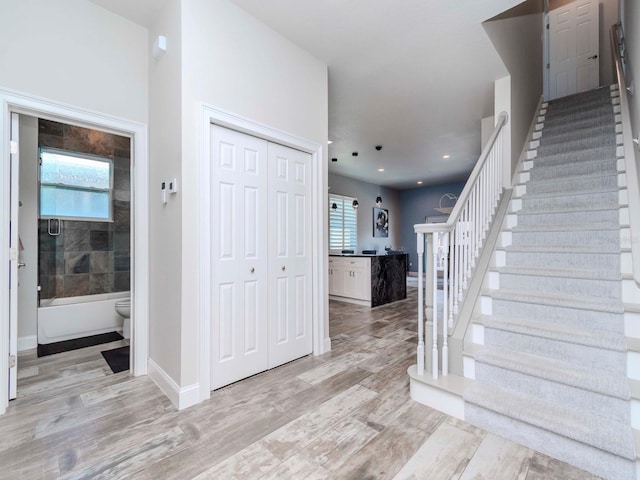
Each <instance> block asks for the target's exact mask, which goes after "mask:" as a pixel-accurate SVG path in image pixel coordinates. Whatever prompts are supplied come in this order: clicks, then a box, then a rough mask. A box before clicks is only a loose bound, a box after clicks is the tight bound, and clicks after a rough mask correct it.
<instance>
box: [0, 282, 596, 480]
mask: <svg viewBox="0 0 640 480" xmlns="http://www.w3.org/2000/svg"><path fill="white" fill-rule="evenodd" d="M329 310H330V327H329V328H330V333H331V336H332V343H333V347H334V348H333V350H332V351H331V352H329V353H327V354H325V355H321V356H307V357H303V358H301V359H299V360H296V361H294V362H291V363H288V364H286V365H283V366H281V367H278V368H276V369H273V370H270V371H267V372H263V373H261V374H258V375H255V376H253V377H251V378H248V379H246V380H243V381H241V382H237V383H235V384H232V385H229V386H227V387H224V388H221V389H219V390H216V391H214V392H212V393H211V398H210V400H208V401H206V402H202V403H200V404H198V405H194V406H193V407H191V408H188V409H186V410H182V411H178V410H177V409H176V408H175V407H174V406H173V405H172V404H171V402H170V401H169V400H168V398H167V397H165V396H164V395H163V394H162V392H161V391H160V390H159V389H158V387H157V386H156V385H155V384H154V383H153V382H152V381H151V379H149V378H148V377H135V378H134V377H131V376H130V375H129V373H128V372H123V373H118V374H113V373H112V372H111V370H110V369H109V367H108V366H107V364H106V362H105V361H104V359H103V358H102V355H101V354H100V352H101V351H102V350H107V349H110V348H116V347H119V346H123V345H126V342H125V341H118V342H113V343H111V344H105V345H98V346H94V347H88V348H85V349H81V350H77V351H71V352H64V353H61V354H56V355H51V356H48V357H41V358H38V357H37V356H36V354H35V350H32V351H26V352H20V354H19V360H18V398H17V399H16V400H13V401H11V402H10V404H9V408H8V409H7V413H6V414H5V415H4V416H2V417H0V478H2V479H4V478H7V479H12V480H13V479H26V480H31V479H34V480H41V479H58V478H75V479H79V478H83V479H84V478H87V479H93V478H105V479H118V480H120V479H126V478H135V479H150V480H158V479H162V480H171V479H176V480H178V479H179V480H188V479H191V478H198V479H201V480H204V479H210V478H211V479H216V480H218V479H220V480H227V479H234V478H237V479H242V480H253V479H262V478H277V479H279V480H280V479H295V480H298V479H301V478H311V479H313V478H319V479H325V478H327V479H332V480H333V479H354V480H356V479H357V480H365V479H367V480H374V479H375V480H385V479H391V478H393V477H394V476H396V474H398V472H400V471H401V469H403V467H404V468H406V469H407V470H406V471H408V472H409V471H410V472H413V471H418V472H419V471H423V470H424V468H428V467H425V464H424V462H421V461H419V459H420V458H421V457H420V455H418V454H417V453H416V452H422V453H424V452H427V453H428V452H431V454H433V452H441V453H442V452H448V448H451V445H449V447H447V445H448V444H450V443H454V444H455V440H454V441H453V442H452V440H451V437H450V436H447V435H444V434H442V433H441V434H438V435H436V433H434V432H438V431H440V429H443V430H445V433H446V430H449V431H451V430H453V431H454V432H455V433H456V434H457V436H458V437H459V438H470V439H472V441H471V442H470V443H468V444H465V445H466V446H465V447H464V448H466V449H467V450H468V445H470V444H472V443H473V442H475V440H473V439H476V437H477V436H478V432H481V431H479V430H478V429H476V428H475V427H472V426H470V425H467V424H465V423H464V422H460V421H458V420H455V419H452V418H451V417H447V416H446V415H444V414H443V413H441V412H437V411H435V410H432V409H430V408H428V407H425V406H423V405H420V404H418V403H415V402H413V401H412V400H411V398H410V396H409V380H408V375H407V368H408V367H409V366H410V365H412V364H414V363H415V348H416V343H417V341H416V338H417V337H416V333H415V332H416V330H417V323H416V310H417V295H416V289H415V288H409V289H408V299H407V300H403V301H400V302H396V303H393V304H390V305H385V306H382V307H376V308H373V309H371V308H366V307H362V306H358V305H350V304H345V303H341V302H330V304H329ZM482 435H484V436H483V439H482V441H481V443H480V447H478V448H477V450H476V451H475V453H474V454H473V455H472V456H471V457H470V458H468V457H469V455H468V454H464V455H463V453H462V450H464V448H461V449H459V450H461V451H456V452H453V453H451V454H447V455H448V457H449V458H448V460H442V459H441V458H440V457H439V458H438V459H436V461H437V463H438V465H439V468H438V469H437V472H436V473H435V474H434V476H433V477H432V478H457V476H462V478H464V479H465V480H466V479H467V478H508V477H509V473H508V472H517V473H513V474H514V475H516V476H515V477H514V478H518V476H521V473H522V471H523V468H524V467H522V468H521V469H520V470H518V465H524V464H525V463H526V462H525V463H520V464H519V463H518V462H520V461H521V459H522V458H523V455H524V456H526V455H525V453H523V452H527V450H526V449H525V450H523V449H522V448H523V447H519V446H517V445H515V444H512V443H510V442H508V441H506V440H504V439H500V438H498V437H492V436H490V435H485V434H484V433H482ZM439 436H440V437H441V439H440V440H438V437H439ZM429 442H430V443H429ZM427 443H428V446H427V447H425V446H424V445H427ZM458 443H460V441H458ZM529 452H530V451H529ZM416 455H417V456H416ZM455 455H458V458H460V461H459V462H455V461H453V460H452V458H453V457H455ZM412 458H413V459H412ZM464 459H466V460H464ZM465 461H466V462H467V464H466V468H464V469H463V470H462V471H461V470H460V469H461V468H462V467H461V466H463V465H465ZM412 474H413V473H409V475H412ZM547 478H563V479H565V478H566V479H568V480H573V479H580V480H582V479H591V478H594V477H592V476H589V475H588V474H586V473H585V472H582V471H580V470H578V469H575V468H574V467H571V466H569V465H567V464H564V463H562V462H558V461H556V460H552V459H550V458H548V457H545V456H544V455H542V454H539V453H533V454H532V455H531V457H530V463H529V465H528V469H527V471H526V478H525V480H541V479H547Z"/></svg>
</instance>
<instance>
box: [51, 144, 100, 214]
mask: <svg viewBox="0 0 640 480" xmlns="http://www.w3.org/2000/svg"><path fill="white" fill-rule="evenodd" d="M112 189H113V161H112V160H111V159H110V158H104V157H97V156H94V155H85V154H82V153H75V152H69V151H66V150H57V149H53V148H43V149H41V151H40V217H41V218H65V219H73V220H101V221H111V220H112V209H111V203H112V202H111V195H112Z"/></svg>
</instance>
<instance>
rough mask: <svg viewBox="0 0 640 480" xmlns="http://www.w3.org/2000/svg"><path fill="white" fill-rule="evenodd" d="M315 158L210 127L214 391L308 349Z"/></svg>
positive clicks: (212, 379) (310, 331)
mask: <svg viewBox="0 0 640 480" xmlns="http://www.w3.org/2000/svg"><path fill="white" fill-rule="evenodd" d="M310 180H311V155H309V154H307V153H304V152H300V151H298V150H294V149H292V148H288V147H284V146H282V145H278V144H275V143H271V142H268V141H266V140H263V139H260V138H256V137H253V136H250V135H246V134H244V133H240V132H237V131H234V130H229V129H227V128H223V127H219V126H217V125H212V126H211V186H212V191H211V259H212V265H211V271H212V278H211V288H212V292H211V316H212V318H211V350H212V351H211V388H212V389H216V388H220V387H222V386H224V385H228V384H230V383H232V382H235V381H237V380H240V379H243V378H246V377H248V376H251V375H254V374H256V373H259V372H262V371H264V370H268V369H270V368H274V367H277V366H278V365H282V364H283V363H286V362H289V361H291V360H295V359H296V358H300V357H302V356H304V355H307V354H309V353H311V351H312V319H311V232H310V230H311V224H310V218H311V181H310Z"/></svg>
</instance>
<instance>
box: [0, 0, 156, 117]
mask: <svg viewBox="0 0 640 480" xmlns="http://www.w3.org/2000/svg"><path fill="white" fill-rule="evenodd" d="M0 12H1V13H0V16H1V18H2V28H0V45H2V48H0V65H2V68H0V88H5V89H11V90H14V91H19V92H22V93H28V94H32V95H36V96H40V97H44V98H47V99H50V100H55V101H57V102H60V103H65V104H67V105H72V106H75V107H81V108H85V109H88V110H93V111H96V112H102V113H107V114H110V115H114V116H117V117H120V118H125V119H127V120H134V121H139V122H143V123H144V122H146V121H147V99H148V95H147V32H146V29H144V28H143V27H141V26H139V25H136V24H134V23H132V22H130V21H128V20H125V19H123V18H121V17H118V16H117V15H114V14H112V13H110V12H107V11H106V10H104V9H103V8H101V7H98V6H96V5H94V4H92V3H90V2H88V1H87V0H56V1H55V2H52V1H50V0H2V6H1V7H0Z"/></svg>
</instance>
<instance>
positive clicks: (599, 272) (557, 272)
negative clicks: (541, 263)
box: [496, 265, 622, 280]
mask: <svg viewBox="0 0 640 480" xmlns="http://www.w3.org/2000/svg"><path fill="white" fill-rule="evenodd" d="M496 271H497V272H499V273H509V274H514V275H532V276H547V277H562V278H578V279H586V280H622V274H621V273H620V270H619V269H609V270H606V269H593V268H552V267H531V266H527V267H524V266H514V265H511V266H505V267H499V268H497V269H496Z"/></svg>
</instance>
